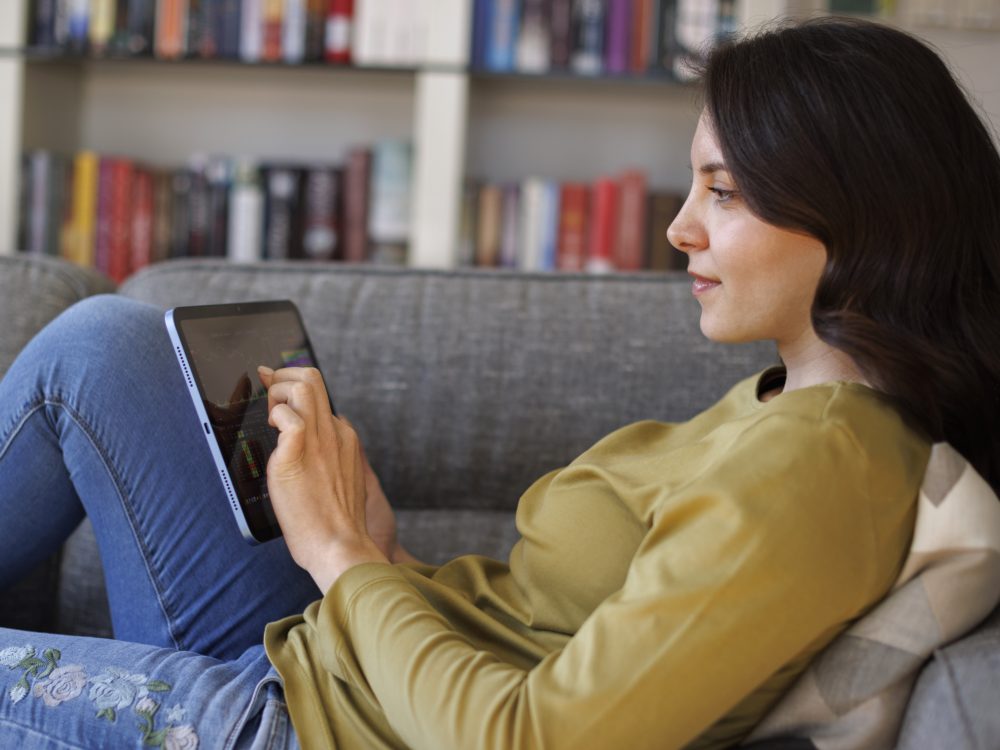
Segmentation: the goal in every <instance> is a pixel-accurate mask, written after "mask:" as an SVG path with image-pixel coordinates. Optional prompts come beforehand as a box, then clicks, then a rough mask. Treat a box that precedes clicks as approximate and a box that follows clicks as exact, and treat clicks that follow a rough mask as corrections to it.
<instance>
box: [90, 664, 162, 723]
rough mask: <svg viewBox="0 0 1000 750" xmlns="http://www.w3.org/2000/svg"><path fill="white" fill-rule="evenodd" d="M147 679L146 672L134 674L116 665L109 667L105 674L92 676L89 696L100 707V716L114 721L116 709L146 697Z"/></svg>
mask: <svg viewBox="0 0 1000 750" xmlns="http://www.w3.org/2000/svg"><path fill="white" fill-rule="evenodd" d="M147 679H148V678H147V677H146V675H144V674H132V673H131V672H126V671H125V670H124V669H118V668H116V667H107V668H106V669H105V671H104V674H101V675H98V676H97V677H94V678H92V679H91V680H90V683H91V688H90V694H89V697H90V700H92V701H93V702H94V705H95V706H97V708H98V712H97V716H98V718H106V719H108V720H110V721H114V720H115V712H116V711H120V710H122V709H125V708H128V707H129V706H131V705H132V703H133V702H135V701H136V700H137V699H142V698H145V697H146V695H147V694H148V691H147V688H146V681H147Z"/></svg>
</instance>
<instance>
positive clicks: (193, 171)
mask: <svg viewBox="0 0 1000 750" xmlns="http://www.w3.org/2000/svg"><path fill="white" fill-rule="evenodd" d="M205 169H206V162H205V160H204V159H202V158H200V157H194V158H193V159H192V160H191V164H190V166H189V168H188V170H187V172H188V178H189V180H190V182H189V186H188V248H187V255H188V256H190V257H192V258H203V257H205V256H207V255H208V225H209V219H208V178H207V177H206V176H205Z"/></svg>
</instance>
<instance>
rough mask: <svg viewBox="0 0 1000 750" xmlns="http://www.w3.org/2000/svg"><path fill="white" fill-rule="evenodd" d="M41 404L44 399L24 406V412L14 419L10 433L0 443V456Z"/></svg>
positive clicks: (1, 456) (42, 404)
mask: <svg viewBox="0 0 1000 750" xmlns="http://www.w3.org/2000/svg"><path fill="white" fill-rule="evenodd" d="M43 406H45V401H44V400H41V401H29V402H28V404H27V405H26V406H25V407H24V412H23V413H22V414H21V415H20V416H19V417H17V418H16V419H14V421H13V423H12V426H11V428H10V434H9V435H8V436H7V437H6V438H5V439H4V441H3V444H2V445H0V458H3V456H4V454H5V453H6V452H7V449H8V448H10V446H11V445H12V444H13V443H14V438H15V437H16V436H17V434H18V433H19V432H20V431H21V428H23V427H24V425H25V423H26V422H27V421H28V420H29V419H30V418H31V415H32V414H34V413H35V412H36V411H38V410H39V409H41V408H42V407H43Z"/></svg>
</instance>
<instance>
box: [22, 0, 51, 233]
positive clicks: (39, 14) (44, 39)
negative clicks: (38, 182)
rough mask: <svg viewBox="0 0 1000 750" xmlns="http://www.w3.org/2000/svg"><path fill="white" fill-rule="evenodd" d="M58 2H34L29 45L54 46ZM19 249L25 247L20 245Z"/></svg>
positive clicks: (42, 0) (49, 0)
mask: <svg viewBox="0 0 1000 750" xmlns="http://www.w3.org/2000/svg"><path fill="white" fill-rule="evenodd" d="M57 2H58V0H36V2H35V12H34V15H33V16H32V19H31V34H30V36H29V38H30V39H31V43H32V44H34V45H35V46H37V47H54V46H55V45H56V36H55V28H56V5H57ZM20 247H22V248H23V247H26V246H25V245H20Z"/></svg>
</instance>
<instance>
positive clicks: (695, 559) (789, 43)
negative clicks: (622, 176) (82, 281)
mask: <svg viewBox="0 0 1000 750" xmlns="http://www.w3.org/2000/svg"><path fill="white" fill-rule="evenodd" d="M702 82H703V87H704V93H705V107H704V111H703V113H702V116H701V119H700V122H699V125H698V129H697V132H696V134H695V137H694V141H693V143H692V147H691V167H692V173H693V179H692V185H691V190H690V194H689V196H688V199H687V201H686V203H685V205H684V207H683V209H682V211H681V213H680V215H679V216H678V217H677V219H676V221H675V222H674V223H673V225H672V226H671V228H670V231H669V238H670V240H671V242H672V243H673V244H674V245H675V246H677V247H678V248H679V249H680V250H682V251H683V252H685V253H687V254H688V256H689V268H690V272H691V273H692V275H693V276H694V284H693V292H694V295H695V297H696V298H697V301H698V303H699V304H700V305H701V308H702V316H701V328H702V331H703V332H704V333H705V335H706V336H708V337H710V338H712V339H714V340H718V341H733V342H735V341H748V340H753V339H770V340H774V341H775V342H776V343H777V345H778V350H779V352H780V354H781V358H782V361H783V364H784V366H783V367H782V368H774V369H771V370H768V371H766V372H764V373H762V374H760V375H757V376H754V377H751V378H749V379H747V380H745V381H743V382H741V383H738V384H736V385H735V386H734V388H733V389H732V390H731V391H730V392H729V393H728V394H726V395H725V396H724V397H723V398H722V400H721V401H719V403H718V404H716V405H715V406H713V407H712V408H710V409H708V410H707V411H705V412H703V413H702V414H700V415H698V416H697V417H695V418H694V419H692V420H691V421H689V422H686V423H683V424H662V423H656V422H640V423H637V424H634V425H629V426H626V427H623V428H622V429H620V430H618V431H616V432H614V433H612V434H611V435H609V436H607V437H606V438H604V439H603V440H601V441H600V442H598V443H597V444H596V445H595V446H594V447H593V448H591V449H590V450H588V451H587V452H585V453H584V454H583V455H581V456H580V457H579V458H578V459H576V460H575V461H574V462H572V463H571V464H570V465H569V466H567V467H566V468H564V469H561V470H557V471H554V472H551V473H550V474H547V475H546V476H544V477H542V478H541V479H539V480H538V481H537V482H536V483H535V484H534V485H533V486H532V487H531V488H529V489H528V491H527V492H525V494H524V495H523V496H522V498H521V500H520V504H519V509H518V527H519V530H520V532H521V535H522V539H521V540H520V541H519V542H518V544H517V545H516V546H515V548H514V550H513V551H512V553H511V557H510V560H509V562H508V563H500V562H495V561H486V560H484V559H482V558H476V557H465V558H459V559H457V560H454V561H452V562H451V563H449V564H447V565H444V566H441V567H438V568H434V567H430V566H426V565H422V564H420V563H418V562H417V561H415V560H413V559H412V558H410V557H409V556H408V555H407V554H406V552H405V550H403V549H402V547H401V546H400V545H399V544H398V542H397V541H396V538H395V523H394V520H393V514H392V511H391V509H390V507H389V504H388V502H387V500H386V498H385V496H384V494H383V493H382V491H381V488H380V486H379V484H378V480H377V479H376V478H375V476H374V474H373V473H372V472H371V470H370V469H369V468H368V467H367V464H366V462H365V459H364V454H363V451H362V449H361V446H360V445H359V443H358V440H357V437H356V435H355V434H354V432H353V430H352V429H351V428H350V426H349V425H348V424H347V423H345V422H343V421H341V420H338V419H336V418H334V417H333V416H332V415H331V414H330V413H329V410H328V408H327V409H324V404H326V403H327V402H326V397H325V391H324V385H323V382H322V378H321V377H320V376H319V374H318V373H317V372H315V371H312V370H305V369H285V370H279V371H277V372H272V371H269V370H261V372H260V374H259V375H260V378H261V381H262V383H264V385H266V386H267V387H268V399H269V409H270V418H271V421H272V423H273V424H274V426H275V427H277V428H278V429H279V430H280V432H281V436H280V440H279V445H278V449H277V450H276V451H275V453H274V454H273V455H272V457H271V459H270V462H269V463H268V468H267V471H268V486H269V489H270V492H271V496H272V499H273V502H274V505H275V510H276V513H277V515H278V518H279V521H280V523H281V526H282V529H283V530H284V534H285V537H284V540H285V541H284V542H277V543H272V544H268V545H264V546H261V547H257V548H249V547H247V546H245V545H244V543H243V541H242V540H241V539H240V538H239V535H238V534H235V533H233V532H232V530H231V528H230V524H229V523H228V519H227V518H226V515H227V514H228V510H227V509H226V505H225V503H224V502H222V500H221V498H220V497H218V496H217V494H218V493H217V492H216V490H215V488H216V486H217V478H216V476H215V470H214V467H213V464H212V462H211V460H210V458H209V457H208V455H206V452H205V451H203V450H202V448H201V446H202V445H203V443H202V438H201V437H199V435H198V434H197V433H198V429H199V426H198V425H197V423H196V422H194V421H193V420H190V419H188V418H187V415H186V414H178V413H175V410H174V409H173V404H176V403H177V402H178V401H183V400H184V398H185V396H184V394H183V387H184V386H183V384H182V382H181V379H180V377H179V375H178V376H177V377H176V378H174V379H173V380H172V381H170V382H169V383H161V384H159V386H158V388H157V389H150V388H149V387H148V379H149V376H148V375H147V373H151V372H158V373H162V372H174V371H175V370H176V368H175V365H174V363H173V359H172V353H171V351H170V350H169V347H168V346H167V342H166V338H165V334H164V333H163V330H162V322H161V314H160V312H159V311H158V310H154V309H152V308H149V307H146V306H143V305H140V304H137V303H133V302H130V301H127V300H125V299H120V298H115V297H100V298H95V299H91V300H87V301H84V302H82V303H80V304H79V305H77V306H75V307H74V308H73V309H72V310H70V311H68V312H67V313H66V314H64V315H63V316H61V317H60V318H59V319H58V320H57V321H55V322H54V323H53V324H51V325H50V326H49V327H48V328H47V329H46V330H45V331H43V332H42V333H41V334H40V335H39V336H38V337H36V338H35V340H34V341H33V342H32V343H31V344H29V345H28V346H27V347H26V348H25V350H24V351H23V352H22V354H21V356H20V357H19V358H18V360H17V361H16V362H15V364H14V365H13V366H12V367H11V369H10V371H9V372H8V374H7V376H6V377H5V378H4V380H3V381H2V382H0V510H2V511H3V517H4V519H5V520H4V529H5V532H6V534H5V544H4V545H3V546H2V548H0V585H5V584H7V583H10V582H12V581H13V580H16V579H17V577H18V576H20V575H21V574H23V572H24V571H25V570H26V569H28V568H29V567H30V566H31V565H33V564H35V563H36V562H37V561H38V560H40V559H42V558H43V557H44V556H46V555H48V554H50V553H51V552H52V551H53V550H54V549H56V548H57V547H58V546H59V544H60V543H61V542H62V541H63V539H64V538H65V536H66V535H67V534H68V533H69V531H70V530H71V529H72V528H73V527H74V526H75V525H76V524H77V523H78V522H79V520H80V518H81V517H82V516H83V514H84V512H86V513H87V514H88V515H90V517H91V518H92V519H93V522H94V526H95V530H96V533H97V536H98V542H99V544H100V547H101V554H102V560H103V563H104V566H105V570H106V575H107V583H108V591H109V598H110V601H111V606H112V617H113V621H114V626H115V633H116V637H117V638H118V639H120V640H116V641H101V640H93V639H84V638H75V637H62V636H53V635H43V634H32V633H24V632H18V631H0V688H2V689H3V694H2V700H0V738H2V739H3V744H4V745H10V746H18V747H40V746H49V745H50V744H58V743H63V745H64V746H83V747H118V746H124V745H127V744H130V743H138V742H139V741H140V740H141V741H143V742H145V743H146V744H148V745H161V746H165V747H172V748H193V747H195V746H197V745H199V744H200V745H201V746H203V747H251V746H252V747H292V746H295V745H297V744H301V745H302V746H307V747H342V748H350V747H357V748H382V747H413V748H435V749H440V748H529V747H545V748H561V747H573V748H577V747H588V748H589V747H594V748H605V747H629V748H647V747H648V748H665V747H680V746H688V745H690V746H691V747H724V746H729V745H732V744H734V743H736V742H738V741H739V740H740V739H741V738H743V737H744V736H746V735H747V733H748V732H749V731H750V729H751V728H752V727H753V726H754V724H755V723H756V722H757V721H758V720H759V719H760V718H761V717H762V716H763V715H764V714H765V713H766V712H767V710H768V708H769V707H770V706H771V705H773V704H774V702H775V701H776V700H777V698H778V697H780V695H781V694H782V693H783V692H784V691H785V690H786V689H787V688H788V686H789V685H790V684H791V683H792V681H793V680H794V679H795V677H796V676H797V675H798V674H800V673H801V671H802V670H803V669H804V668H805V666H806V665H807V664H808V663H809V661H810V659H811V658H812V657H813V656H814V655H815V654H816V653H817V652H818V651H819V650H820V649H821V648H822V647H823V646H824V645H826V644H827V643H829V642H830V641H831V640H832V639H833V638H834V637H835V636H836V635H837V633H839V632H840V631H841V630H843V628H844V627H846V625H847V624H848V623H850V622H851V621H852V620H854V619H855V618H857V617H858V616H859V615H860V614H862V613H863V612H865V611H866V610H867V609H868V608H869V607H870V606H872V604H874V603H875V602H877V601H878V600H879V599H880V598H881V597H883V596H884V594H885V593H886V591H887V590H888V588H889V586H890V585H891V584H892V582H893V580H894V578H895V576H896V574H897V572H898V569H899V566H900V564H901V562H902V560H903V558H904V556H905V554H906V551H907V545H908V542H909V539H910V536H911V533H912V530H913V523H914V508H915V502H914V501H915V497H916V493H917V491H918V488H919V486H920V482H921V478H922V475H923V471H924V468H925V465H926V462H927V458H928V454H929V446H930V443H931V441H937V440H947V441H949V442H951V443H952V444H953V445H954V446H955V447H956V448H958V449H959V450H960V451H961V452H962V453H963V454H964V455H966V456H967V457H968V458H969V459H970V460H971V461H972V462H973V463H974V465H975V467H976V468H977V469H978V470H979V472H980V473H981V474H982V475H983V476H984V477H986V478H987V480H988V481H989V482H991V484H992V485H993V486H994V488H996V487H997V485H998V483H1000V444H998V440H997V435H996V433H995V432H991V431H992V430H993V425H994V424H996V422H997V417H998V416H1000V415H998V410H1000V403H998V398H1000V397H998V393H997V389H996V383H997V381H998V379H1000V359H998V352H1000V340H998V339H1000V327H998V326H997V325H996V321H997V320H998V319H1000V316H998V313H1000V310H998V306H1000V297H998V283H1000V157H998V154H997V151H996V148H995V146H994V144H993V142H992V141H991V138H990V134H989V132H988V130H987V129H986V127H985V126H984V125H983V123H982V121H981V120H980V119H979V117H978V116H977V115H976V113H975V112H974V110H973V109H972V108H971V107H970V105H969V104H968V102H967V101H966V99H965V97H964V96H963V94H962V92H961V90H960V89H959V87H958V86H957V85H956V83H955V82H954V80H953V78H952V76H951V75H950V74H949V73H948V71H947V69H946V68H945V66H944V64H943V63H942V62H941V60H940V59H939V58H938V57H937V56H936V55H935V54H934V53H933V52H931V51H930V50H929V49H928V48H927V47H926V46H924V45H923V44H922V43H920V42H918V41H916V40H914V39H913V38H911V37H909V36H907V35H905V34H903V33H900V32H898V31H894V30H891V29H888V28H884V27H881V26H876V25H873V24H867V23H860V22H828V21H820V22H810V23H806V24H802V25H798V26H793V27H787V28H781V29H777V30H774V31H769V32H766V33H763V34H760V35H758V36H755V37H750V38H747V39H743V40H739V41H734V42H728V43H725V44H723V45H721V46H720V47H718V48H717V49H716V50H715V51H714V52H713V53H712V54H711V56H710V57H709V59H708V62H707V64H706V66H705V69H704V73H703V76H702ZM126 364H127V366H126ZM136 404H142V410H141V411H142V418H141V419H138V418H137V416H136V411H137V410H136ZM149 424H155V425H156V426H157V430H156V432H155V434H151V433H150V431H149V429H148V427H147V425H149ZM568 519H571V520H572V522H568ZM286 544H287V546H286ZM279 618H284V619H279ZM262 641H263V643H262ZM286 704H287V710H286ZM289 715H290V717H291V723H289V721H288V717H289ZM292 725H294V729H293V727H292Z"/></svg>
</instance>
